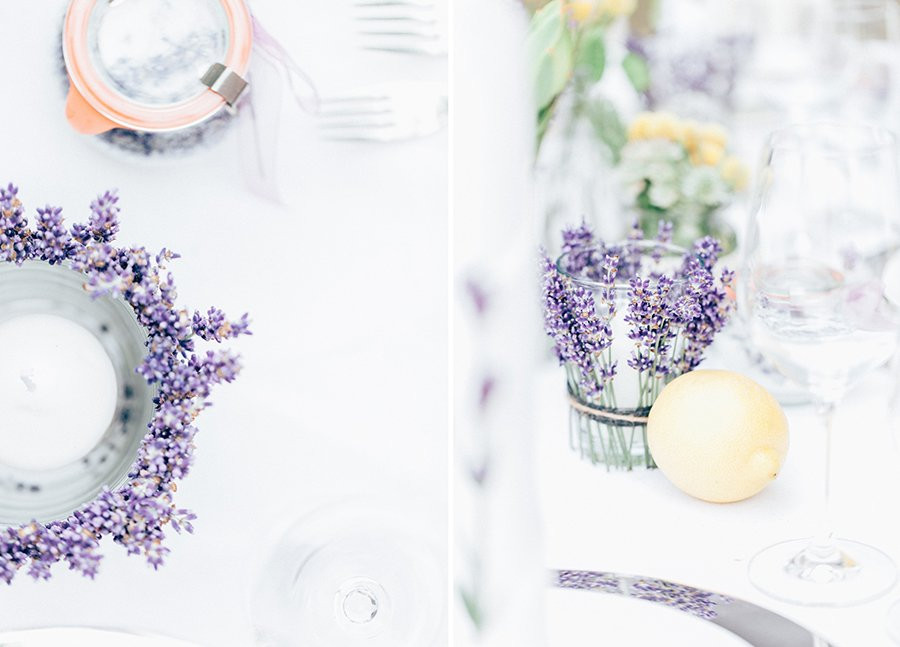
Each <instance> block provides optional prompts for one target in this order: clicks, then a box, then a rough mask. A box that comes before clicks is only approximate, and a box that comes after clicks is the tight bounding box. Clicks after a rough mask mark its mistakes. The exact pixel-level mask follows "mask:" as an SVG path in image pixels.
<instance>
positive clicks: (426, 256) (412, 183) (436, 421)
mask: <svg viewBox="0 0 900 647" xmlns="http://www.w3.org/2000/svg"><path fill="white" fill-rule="evenodd" d="M251 6H252V8H253V10H254V11H255V13H256V14H257V16H258V17H259V18H260V19H261V20H262V22H263V23H264V24H265V25H266V27H267V28H268V30H269V31H270V32H272V33H273V34H274V35H275V36H276V37H278V38H279V39H280V40H281V41H282V42H283V44H284V45H285V47H286V48H287V49H288V50H289V51H290V52H291V54H292V55H293V56H294V57H295V58H296V59H297V61H299V62H300V64H301V65H302V66H303V67H304V68H305V69H306V71H307V72H308V73H309V74H310V76H312V77H313V79H314V80H316V82H317V84H318V85H319V87H320V89H321V90H322V91H323V92H328V93H337V92H340V91H342V90H346V89H349V88H354V87H356V86H359V85H362V84H368V83H374V82H378V81H387V80H397V79H422V80H425V79H428V80H441V79H444V78H446V71H445V68H446V60H441V59H434V60H431V59H418V58H413V57H403V56H396V55H391V54H384V53H375V52H366V51H362V50H360V49H357V48H356V42H355V40H354V38H353V35H352V33H353V24H352V21H351V17H350V14H349V7H350V3H343V2H340V3H338V2H333V1H332V0H305V1H304V2H281V1H278V0H256V1H254V2H252V3H251ZM64 7H65V3H64V2H62V0H55V1H53V2H26V1H24V0H20V1H7V2H3V3H2V4H0V25H3V29H2V34H3V37H2V38H0V78H2V79H3V87H4V91H3V95H4V98H3V101H2V103H0V180H2V181H4V182H6V181H13V182H15V183H17V184H18V185H19V186H20V188H21V191H20V196H21V197H22V198H23V200H24V202H25V204H26V206H27V207H28V209H29V213H30V214H33V213H34V209H35V208H37V207H38V206H43V205H44V204H45V203H48V202H49V203H51V204H54V205H61V206H63V207H64V213H65V214H66V215H67V217H68V219H69V222H73V221H79V220H86V218H87V214H88V213H89V211H88V204H89V202H90V201H91V199H92V198H93V197H94V196H96V194H98V193H100V192H102V191H104V190H105V189H107V188H112V187H118V189H119V194H120V196H121V200H120V205H121V207H122V227H121V233H120V234H119V241H120V242H123V243H128V244H131V243H135V244H141V245H144V246H146V247H148V248H149V249H151V250H155V249H158V248H160V247H163V246H166V247H169V248H171V249H174V250H176V251H178V252H180V253H181V254H182V256H183V258H182V259H181V260H179V261H177V262H176V263H175V264H174V266H173V271H174V274H175V278H176V281H177V282H178V285H179V296H180V299H181V301H182V302H183V303H184V304H187V305H190V306H192V307H197V308H205V307H207V306H209V305H213V304H215V305H218V306H220V307H222V308H223V309H225V310H226V312H229V313H232V314H233V315H239V314H240V313H242V312H243V311H245V310H246V311H249V312H250V313H251V316H252V319H253V326H252V328H253V332H254V336H253V337H249V338H245V339H244V340H242V341H241V342H240V343H239V344H237V347H238V350H240V352H241V353H242V354H243V357H244V363H245V370H244V374H243V375H242V376H241V378H240V379H239V380H238V381H237V382H236V383H235V384H233V385H229V386H225V387H223V388H221V389H220V390H219V391H218V392H216V393H215V394H214V402H215V406H214V407H213V408H211V409H210V410H209V411H207V412H205V413H204V414H203V415H202V417H201V418H200V419H199V427H200V434H199V436H198V438H197V442H198V449H197V452H196V462H195V466H194V468H193V471H192V473H191V474H190V475H189V477H188V478H187V479H186V480H185V481H184V482H183V483H181V484H180V487H179V491H178V502H179V504H182V505H184V506H186V507H189V508H192V509H194V510H195V511H196V512H197V513H198V515H199V519H198V520H197V522H196V534H195V535H193V536H184V537H181V536H173V537H172V538H171V540H170V542H169V546H170V547H171V549H172V553H171V555H170V557H169V559H168V563H167V564H166V566H165V567H164V568H162V569H161V570H160V571H159V572H155V573H154V572H153V571H152V570H151V569H150V568H148V567H147V565H146V564H145V563H144V562H143V561H142V560H141V559H139V558H127V557H126V556H125V555H124V551H123V550H122V549H121V548H120V547H118V546H115V545H113V544H112V543H111V542H109V543H108V545H107V543H106V542H105V545H104V552H105V554H106V558H105V559H104V561H103V564H102V566H101V572H100V575H99V576H98V577H97V579H96V581H94V582H91V581H89V580H86V579H83V578H81V577H80V576H76V575H73V574H71V573H69V572H67V571H66V570H65V567H64V566H60V567H58V568H56V569H54V578H53V579H52V580H51V581H50V582H46V583H43V582H42V583H34V582H31V581H30V579H29V578H28V577H27V575H25V574H24V573H22V574H21V575H20V576H19V578H18V579H17V580H16V581H15V582H14V584H13V585H12V586H11V587H6V586H2V587H0V629H7V628H20V627H30V626H48V625H69V624H78V625H95V626H106V627H128V628H132V629H147V630H156V631H158V632H162V633H165V634H169V635H172V636H177V637H181V638H186V639H193V640H195V641H197V642H199V643H201V644H204V645H217V646H218V645H240V646H245V645H248V644H250V642H251V624H250V619H249V614H248V610H247V608H248V607H247V599H246V598H247V595H248V586H249V582H250V581H251V577H252V575H253V572H254V569H255V568H256V566H257V561H258V560H259V559H260V558H261V556H262V552H263V547H264V546H265V545H266V543H267V542H268V541H270V540H271V538H272V536H273V534H275V533H277V530H278V528H280V527H283V525H284V524H285V523H286V521H287V520H289V519H294V518H296V517H297V516H300V515H302V514H304V513H306V512H308V511H311V510H313V509H314V508H317V507H319V506H320V505H322V504H325V503H327V502H329V501H332V500H335V499H339V498H343V497H347V496H353V495H361V496H364V497H367V498H369V499H371V500H372V501H373V502H381V503H386V504H388V505H392V502H393V501H408V500H410V499H412V503H410V504H409V505H410V506H411V507H412V508H413V510H414V512H413V514H417V515H419V516H420V518H421V523H422V524H423V528H427V529H428V531H429V532H431V533H432V534H434V536H435V537H437V538H438V540H439V542H440V543H441V545H442V546H444V547H445V545H446V515H445V513H444V510H445V509H446V503H447V459H446V447H447V440H446V430H447V423H446V420H447V403H446V402H447V357H446V355H447V353H446V343H447V311H446V308H447V299H446V294H447V287H446V286H447V263H446V258H447V233H446V232H447V227H448V225H447V217H446V213H447V137H446V132H444V133H441V134H439V135H436V136H433V137H430V138H428V139H424V140H418V141H412V142H408V143H403V144H396V145H391V146H381V145H366V144H362V143H331V142H327V141H324V140H322V139H320V138H319V137H318V136H317V134H316V131H315V130H314V122H313V120H312V118H311V117H310V116H309V115H306V114H304V113H302V112H300V111H299V110H298V109H297V108H296V106H294V105H293V104H291V103H289V102H288V101H287V99H285V103H284V107H283V112H282V131H281V132H282V135H281V141H280V146H279V158H280V181H281V186H282V189H283V192H284V195H285V203H286V206H282V207H279V206H275V205H273V204H271V203H268V202H266V201H264V200H261V199H258V198H256V197H254V196H252V195H250V194H248V193H247V191H245V189H244V188H243V183H242V178H241V177H240V171H239V164H238V159H237V156H236V155H237V153H236V151H237V146H236V137H235V136H234V133H229V135H228V137H227V138H226V141H224V142H222V143H221V144H219V145H216V146H215V147H214V148H211V149H208V150H201V151H197V152H196V153H195V154H192V155H190V156H188V157H185V158H183V159H175V160H169V161H166V162H160V161H153V160H145V159H128V158H123V157H122V156H121V155H110V154H109V152H108V151H107V150H105V149H104V148H103V147H101V146H99V145H97V143H96V142H91V141H89V138H86V137H84V136H80V135H77V134H76V133H75V132H73V131H72V130H71V129H70V128H69V127H68V124H67V123H66V121H65V118H64V116H63V97H62V91H61V88H60V86H61V84H60V79H59V77H58V74H57V69H58V63H57V56H58V54H57V49H56V48H57V44H58V40H57V39H58V31H59V26H60V24H61V20H62V15H63V12H64ZM435 585H436V586H443V584H442V583H435Z"/></svg>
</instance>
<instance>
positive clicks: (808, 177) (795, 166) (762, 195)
mask: <svg viewBox="0 0 900 647" xmlns="http://www.w3.org/2000/svg"><path fill="white" fill-rule="evenodd" d="M897 154H898V149H897V142H896V138H895V137H894V135H893V134H891V133H890V132H888V131H886V130H882V129H878V128H873V127H868V126H856V125H846V124H811V125H803V126H794V127H789V128H785V129H783V130H780V131H776V132H775V133H774V134H772V135H771V137H770V139H769V142H768V144H767V148H766V155H765V158H764V159H765V164H764V168H763V169H762V172H761V175H760V181H759V182H760V183H759V187H758V193H757V195H756V202H755V204H754V209H753V217H752V221H751V225H750V229H749V232H748V235H747V239H746V242H745V249H744V265H743V269H742V271H741V273H740V279H739V281H738V293H739V311H740V312H741V315H742V317H743V319H744V322H745V324H746V326H747V331H748V333H749V337H750V339H751V340H752V342H753V344H754V345H755V346H756V347H758V348H759V350H760V352H761V353H762V354H763V355H764V356H765V357H766V358H767V359H768V360H769V361H771V362H772V363H773V364H774V365H775V367H776V368H777V369H778V370H779V371H780V372H781V373H782V374H784V375H785V376H786V377H788V378H789V379H791V380H793V381H794V382H796V383H798V384H800V385H802V386H803V387H805V388H806V389H807V390H808V392H809V393H810V395H811V396H812V397H813V399H814V400H815V402H816V403H817V409H818V411H819V413H820V415H821V417H822V426H823V427H824V432H825V438H824V445H825V475H824V476H825V478H824V481H825V496H824V499H825V500H824V508H825V511H824V513H823V514H822V515H821V516H822V521H823V524H822V526H823V527H822V529H821V530H820V532H819V533H818V535H817V536H815V537H814V538H812V539H797V540H792V541H787V542H783V543H779V544H776V545H774V546H771V547H769V548H767V549H765V550H763V551H762V552H760V553H758V554H757V555H756V556H755V557H754V558H753V559H752V561H751V563H750V566H749V575H750V580H751V581H752V582H753V584H754V585H756V586H757V587H758V588H759V589H760V590H762V591H763V592H764V593H767V594H769V595H771V596H773V597H775V598H778V599H781V600H786V601H789V602H794V603H797V604H805V605H819V606H845V605H849V604H853V603H858V602H862V601H865V600H869V599H873V598H875V597H878V596H879V595H881V594H883V593H885V592H886V591H887V590H888V589H889V588H890V587H891V586H893V584H894V582H895V581H896V575H897V573H896V567H895V566H894V563H893V561H892V560H891V559H890V557H888V556H887V555H885V554H884V553H883V552H881V551H880V550H878V549H876V548H872V547H870V546H867V545H865V544H861V543H858V542H854V541H850V540H845V539H837V538H835V537H834V535H833V534H832V528H831V520H830V519H829V515H830V510H829V508H830V506H829V489H830V479H829V476H830V471H831V470H830V463H831V434H832V431H831V428H832V418H833V412H834V409H835V407H836V406H837V405H838V403H839V402H840V401H841V399H842V398H843V396H844V394H845V393H846V392H847V391H848V390H849V389H850V387H852V386H853V385H854V384H856V383H857V382H858V380H859V379H860V378H862V377H864V376H865V375H867V374H868V373H870V372H871V371H873V370H874V369H876V368H878V367H879V366H882V365H883V364H885V363H886V362H888V361H889V360H890V359H891V357H892V356H893V355H894V353H895V350H896V348H897V341H898V322H900V319H898V316H897V315H898V313H897V310H896V308H894V307H893V306H892V305H891V304H890V302H889V301H888V299H886V298H885V293H884V283H883V281H882V277H883V270H884V266H885V263H886V261H887V259H888V258H889V257H890V255H891V254H893V253H895V252H896V250H897V246H898V240H900V185H898V174H897Z"/></svg>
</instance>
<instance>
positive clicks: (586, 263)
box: [562, 220, 603, 278]
mask: <svg viewBox="0 0 900 647" xmlns="http://www.w3.org/2000/svg"><path fill="white" fill-rule="evenodd" d="M562 239H563V240H562V254H563V256H564V258H565V259H566V261H565V263H566V265H565V270H566V272H568V273H569V274H571V275H573V276H577V275H582V274H583V275H584V276H587V277H588V278H596V276H597V275H596V268H597V261H598V259H599V258H602V257H603V250H602V249H599V250H598V249H596V248H595V243H594V232H593V231H592V230H591V228H590V227H588V224H587V222H585V221H584V220H582V221H581V224H580V225H579V226H578V227H567V228H565V229H563V232H562Z"/></svg>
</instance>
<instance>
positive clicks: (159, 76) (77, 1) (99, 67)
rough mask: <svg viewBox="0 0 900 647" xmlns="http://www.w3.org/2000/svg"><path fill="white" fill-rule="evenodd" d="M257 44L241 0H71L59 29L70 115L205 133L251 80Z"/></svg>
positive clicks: (111, 127) (83, 125) (99, 126)
mask: <svg viewBox="0 0 900 647" xmlns="http://www.w3.org/2000/svg"><path fill="white" fill-rule="evenodd" d="M252 44H253V21H252V17H251V15H250V10H249V9H248V7H247V5H246V4H245V3H244V1H243V0H189V1H187V2H182V1H179V2H174V1H173V0H164V1H163V2H159V1H157V0H131V1H129V2H94V1H93V0H71V2H70V3H69V7H68V10H67V12H66V18H65V25H64V27H63V38H62V48H63V57H64V59H65V67H66V71H67V74H68V79H69V83H70V86H69V93H68V98H67V101H66V117H67V118H68V120H69V123H70V124H71V125H72V127H73V128H74V129H75V130H76V131H78V132H80V133H84V134H90V135H97V134H102V133H110V132H113V131H117V130H124V131H127V132H146V133H171V132H180V133H181V137H180V138H178V139H179V141H182V140H190V139H198V138H202V137H201V135H200V134H199V133H200V131H201V130H202V128H201V124H204V123H206V124H209V123H212V124H217V123H219V122H220V121H221V117H222V115H223V114H224V115H227V114H228V110H226V109H227V108H232V107H233V106H235V105H236V104H237V102H238V99H239V98H240V96H241V95H242V94H243V92H244V90H245V88H246V87H247V82H246V77H247V73H248V70H249V67H250V57H251V51H252ZM217 116H218V117H219V118H218V119H217ZM209 127H210V126H209V125H207V126H206V128H207V129H208V128H209ZM198 129H199V130H198ZM186 131H191V132H192V133H193V138H190V137H187V136H186V135H185V134H184V133H185V132H186ZM114 134H116V135H118V137H119V138H121V137H123V136H124V134H123V133H114ZM108 136H109V135H108Z"/></svg>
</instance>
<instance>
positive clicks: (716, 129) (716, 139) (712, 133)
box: [698, 123, 728, 148]
mask: <svg viewBox="0 0 900 647" xmlns="http://www.w3.org/2000/svg"><path fill="white" fill-rule="evenodd" d="M698 135H699V137H700V139H701V140H702V141H708V142H711V143H713V144H718V145H719V146H721V147H722V148H725V146H727V145H728V131H726V130H725V128H723V127H722V126H720V125H719V124H714V123H708V124H703V126H702V127H701V128H700V132H699V133H698Z"/></svg>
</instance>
